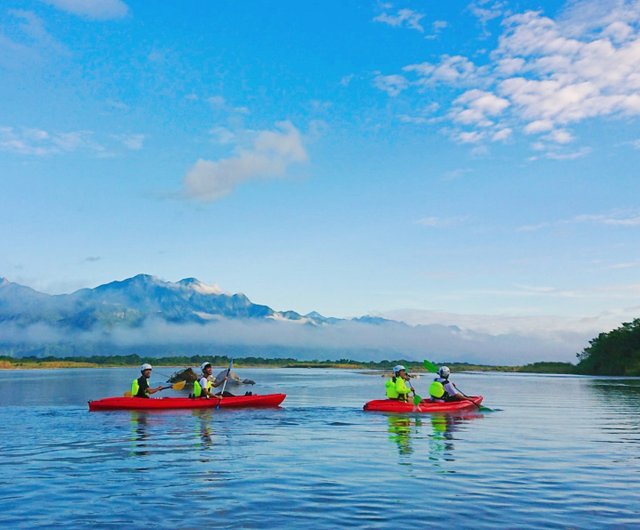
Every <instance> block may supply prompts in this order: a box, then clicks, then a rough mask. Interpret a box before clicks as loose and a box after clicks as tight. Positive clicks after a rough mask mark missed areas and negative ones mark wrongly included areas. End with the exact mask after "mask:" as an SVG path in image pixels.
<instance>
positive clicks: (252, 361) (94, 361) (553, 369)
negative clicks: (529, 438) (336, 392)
mask: <svg viewBox="0 0 640 530" xmlns="http://www.w3.org/2000/svg"><path fill="white" fill-rule="evenodd" d="M204 361H210V362H211V363H212V364H213V365H214V366H226V365H228V364H229V358H228V357H224V356H213V357H210V356H209V357H205V356H200V355H194V356H191V357H185V356H165V357H156V358H147V357H145V358H142V357H140V356H139V355H137V354H132V355H112V356H110V355H99V356H95V355H93V356H79V357H64V358H58V357H53V356H49V357H22V358H14V357H6V356H0V369H30V368H90V367H117V366H138V365H140V364H141V363H143V362H152V363H154V364H156V365H158V366H199V365H200V364H201V363H202V362H204ZM233 364H234V366H235V367H237V368H249V367H252V368H262V367H265V368H351V369H371V370H391V369H392V368H393V367H394V366H395V365H396V364H403V365H405V366H406V367H407V368H408V369H409V371H415V372H419V371H424V368H423V366H422V362H418V361H407V360H406V359H396V360H390V361H386V360H385V361H354V360H352V359H339V360H335V361H333V360H332V361H315V360H314V361H300V360H298V359H293V358H274V359H267V358H263V357H242V358H234V360H233ZM448 366H449V367H450V368H451V369H452V370H453V371H454V372H462V371H482V372H486V371H499V372H533V373H556V374H558V373H562V374H568V373H576V372H575V369H576V367H575V366H574V365H572V364H571V363H560V362H539V363H533V364H527V365H525V366H491V365H480V364H469V363H449V364H448Z"/></svg>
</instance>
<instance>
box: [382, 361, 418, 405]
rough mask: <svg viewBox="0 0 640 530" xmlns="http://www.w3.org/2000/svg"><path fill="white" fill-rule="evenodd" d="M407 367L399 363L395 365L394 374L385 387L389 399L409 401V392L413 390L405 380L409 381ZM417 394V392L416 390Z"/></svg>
mask: <svg viewBox="0 0 640 530" xmlns="http://www.w3.org/2000/svg"><path fill="white" fill-rule="evenodd" d="M409 379H410V377H409V374H407V369H406V368H405V367H404V366H402V365H401V364H398V365H396V366H394V367H393V376H392V377H391V378H390V379H387V381H386V383H385V384H384V387H385V389H386V392H387V398H388V399H396V400H398V401H409V394H410V393H411V392H413V390H412V389H411V387H409V386H407V383H405V381H409ZM414 394H415V392H414Z"/></svg>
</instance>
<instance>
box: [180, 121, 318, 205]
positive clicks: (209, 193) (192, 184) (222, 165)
mask: <svg viewBox="0 0 640 530" xmlns="http://www.w3.org/2000/svg"><path fill="white" fill-rule="evenodd" d="M306 161H307V153H306V151H305V148H304V145H303V142H302V136H301V134H300V131H299V130H298V129H296V128H295V127H294V126H293V124H291V123H290V122H279V123H277V124H276V130H273V131H259V132H258V133H257V134H255V137H254V139H253V142H252V145H251V146H250V147H249V148H242V147H241V148H238V149H237V152H236V155H235V156H233V157H230V158H226V159H222V160H217V161H211V160H202V159H201V160H198V161H197V162H196V163H195V164H194V165H193V167H191V169H189V171H188V172H187V174H186V176H185V177H184V190H185V193H186V195H187V196H188V197H190V198H192V199H196V200H200V201H205V202H209V201H215V200H217V199H219V198H221V197H223V196H225V195H228V194H229V193H231V192H232V191H233V190H234V189H235V188H236V186H238V185H239V184H241V183H242V182H246V181H249V180H254V179H259V178H269V177H277V176H281V175H283V174H284V173H285V172H286V171H287V169H288V168H289V166H291V165H292V164H295V163H302V162H306Z"/></svg>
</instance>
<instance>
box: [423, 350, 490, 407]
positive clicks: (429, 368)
mask: <svg viewBox="0 0 640 530" xmlns="http://www.w3.org/2000/svg"><path fill="white" fill-rule="evenodd" d="M422 366H424V367H425V369H426V370H427V371H428V372H433V373H434V374H437V373H438V369H439V367H438V365H437V364H434V363H432V362H431V361H427V359H425V360H424V361H422ZM451 384H452V385H453V386H454V388H455V389H456V390H457V391H458V392H459V393H460V395H462V396H464V397H465V398H467V401H470V402H471V403H473V404H474V405H475V406H476V407H478V409H480V410H483V409H484V410H491V409H490V408H488V407H482V406H480V405H478V404H477V403H476V402H475V401H474V400H473V399H471V398H470V397H469V396H467V395H466V394H464V393H463V392H460V389H459V388H458V387H457V386H456V385H455V383H451Z"/></svg>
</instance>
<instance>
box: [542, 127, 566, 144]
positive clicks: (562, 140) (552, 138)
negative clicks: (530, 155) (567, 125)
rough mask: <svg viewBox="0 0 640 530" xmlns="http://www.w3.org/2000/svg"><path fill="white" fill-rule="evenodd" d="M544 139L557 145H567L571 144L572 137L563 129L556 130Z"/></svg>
mask: <svg viewBox="0 0 640 530" xmlns="http://www.w3.org/2000/svg"><path fill="white" fill-rule="evenodd" d="M544 139H545V140H548V141H549V142H555V143H557V144H568V143H570V142H573V135H572V134H571V133H570V132H569V131H567V130H565V129H556V130H555V131H551V132H550V133H549V134H547V135H546V136H545V137H544Z"/></svg>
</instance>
